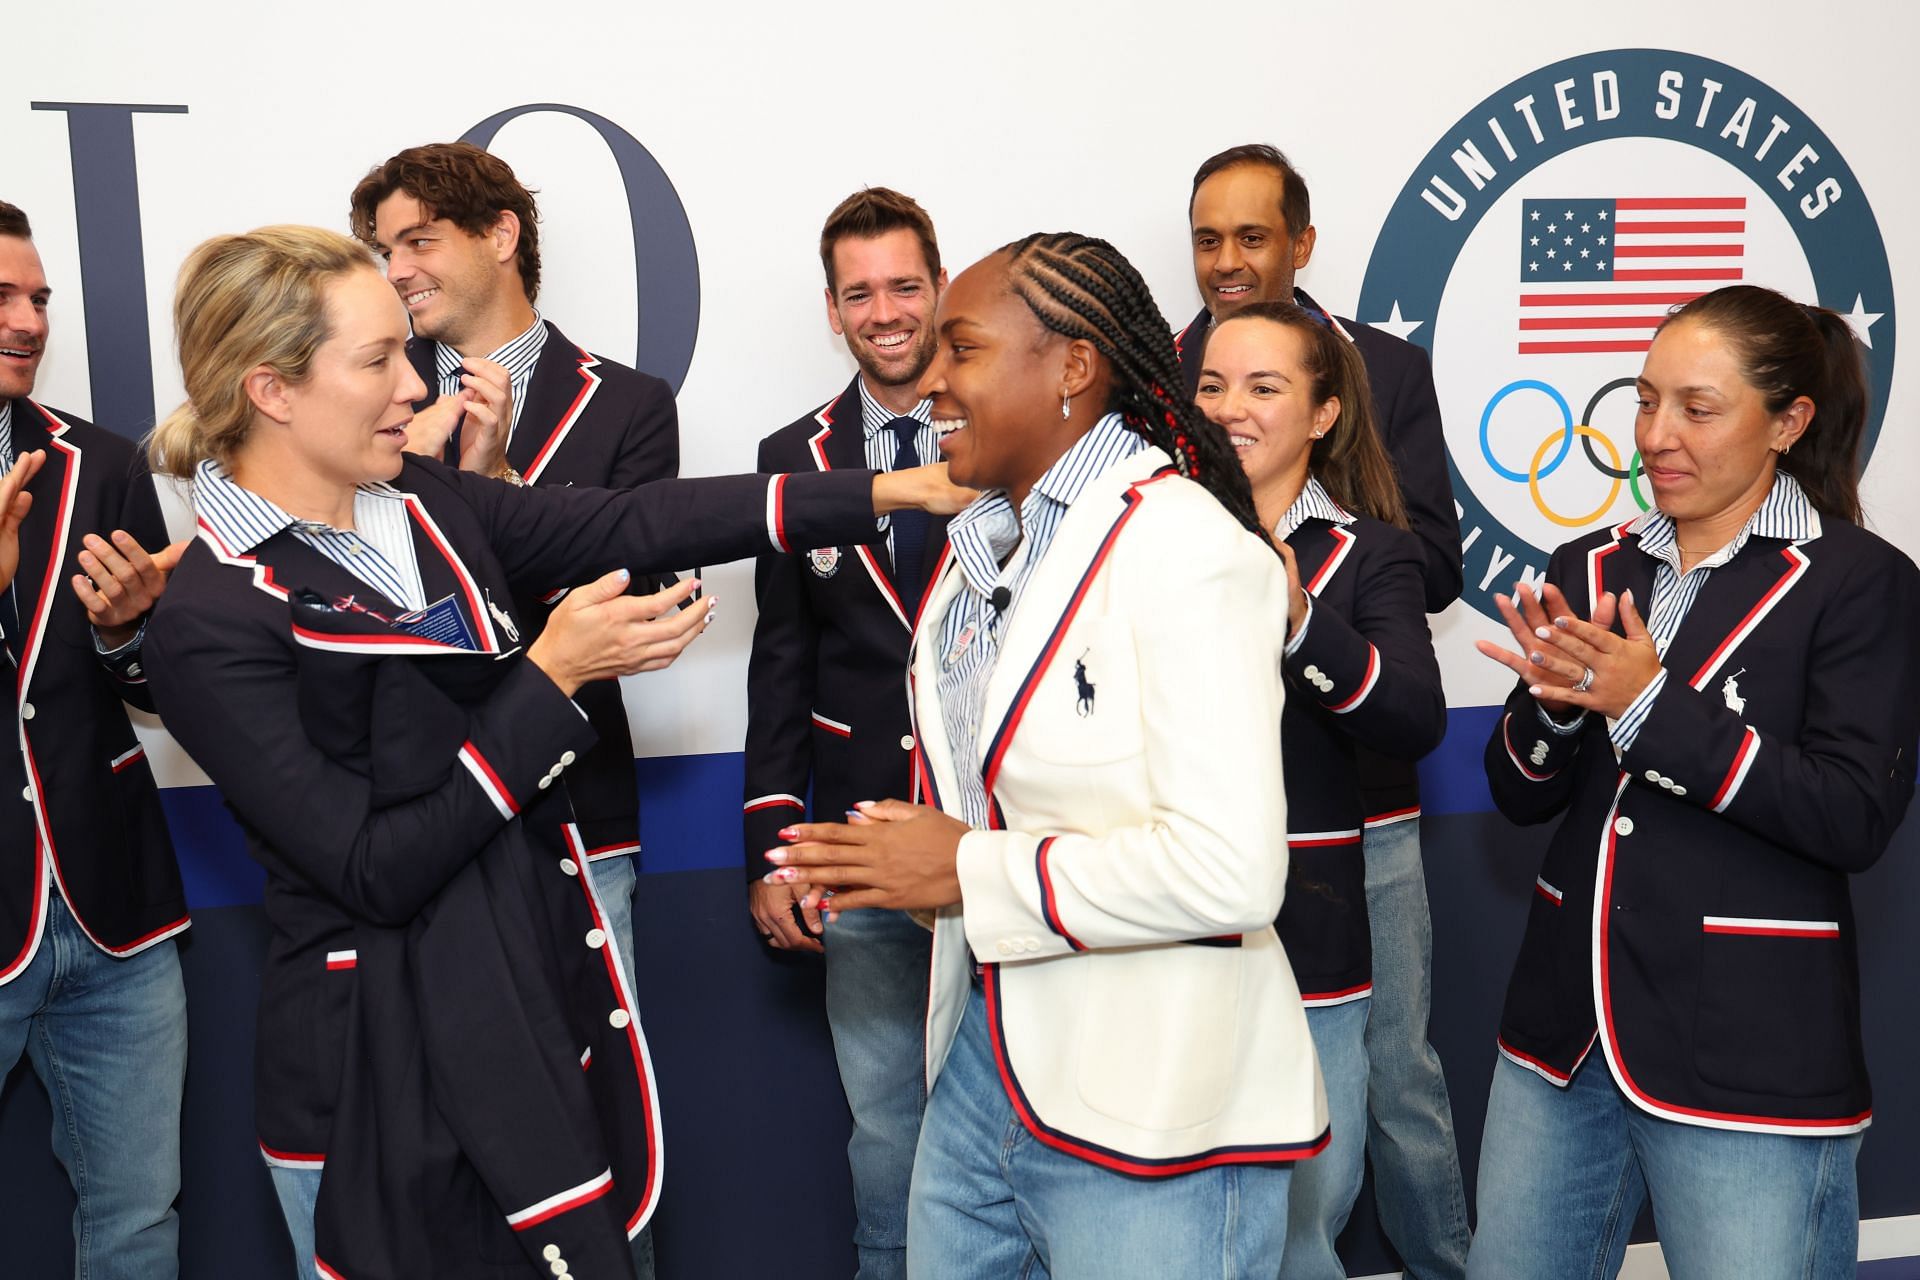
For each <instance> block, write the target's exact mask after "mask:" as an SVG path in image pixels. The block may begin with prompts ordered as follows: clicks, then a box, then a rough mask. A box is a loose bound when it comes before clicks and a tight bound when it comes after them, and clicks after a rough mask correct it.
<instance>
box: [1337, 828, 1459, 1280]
mask: <svg viewBox="0 0 1920 1280" xmlns="http://www.w3.org/2000/svg"><path fill="white" fill-rule="evenodd" d="M1363 847H1364V850H1365V856H1366V860H1367V916H1368V924H1369V933H1370V934H1371V935H1372V940H1373V998H1372V999H1371V1000H1370V1001H1368V1003H1369V1004H1371V1005H1372V1006H1373V1009H1372V1011H1371V1013H1370V1014H1369V1015H1368V1018H1367V1061H1368V1072H1369V1075H1368V1082H1367V1120H1368V1123H1367V1155H1368V1157H1369V1158H1371V1159H1372V1161H1373V1189H1374V1198H1375V1200H1376V1201H1377V1202H1378V1205H1379V1210H1380V1225H1381V1226H1382V1227H1383V1228H1384V1229H1385V1230H1386V1233H1387V1239H1389V1240H1391V1241H1392V1242H1393V1247H1394V1248H1395V1249H1396V1250H1397V1251H1398V1252H1399V1254H1400V1257H1401V1259H1402V1260H1403V1261H1404V1262H1405V1263H1406V1268H1407V1275H1408V1276H1409V1277H1411V1280H1459V1278H1460V1277H1461V1276H1463V1275H1465V1274H1466V1266H1467V1240H1468V1236H1467V1197H1466V1192H1465V1189H1464V1187H1463V1185H1462V1182H1461V1178H1460V1153H1459V1152H1458V1151H1456V1150H1455V1149H1454V1142H1453V1107H1452V1104H1450V1103H1449V1102H1448V1100H1447V1077H1446V1075H1445V1074H1444V1073H1443V1072H1442V1071H1441V1069H1440V1055H1439V1054H1437V1053H1435V1052H1434V1051H1433V1046H1432V1045H1430V1044H1428V1043H1427V1016H1428V1012H1429V1010H1430V1008H1431V1003H1432V983H1433V920H1432V917H1430V916H1429V915H1428V914H1427V880H1426V875H1425V873H1424V872H1423V871H1422V870H1421V868H1420V821H1419V819H1417V818H1409V819H1408V820H1406V821H1405V822H1395V823H1390V824H1388V825H1386V826H1383V827H1369V828H1367V830H1366V832H1365V835H1364V845H1363ZM1334 1132H1335V1134H1336V1140H1337V1135H1338V1133H1339V1130H1337V1129H1336V1130H1335V1131H1334Z"/></svg>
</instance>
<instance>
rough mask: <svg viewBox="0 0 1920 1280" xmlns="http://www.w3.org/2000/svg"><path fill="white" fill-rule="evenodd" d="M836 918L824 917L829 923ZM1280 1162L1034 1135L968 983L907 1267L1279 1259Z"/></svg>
mask: <svg viewBox="0 0 1920 1280" xmlns="http://www.w3.org/2000/svg"><path fill="white" fill-rule="evenodd" d="M836 927H837V926H836ZM1289 1177H1290V1170H1289V1169H1288V1168H1287V1166H1285V1165H1277V1166H1275V1165H1226V1166H1222V1167H1219V1168H1213V1169H1202V1170H1199V1171H1198V1172H1195V1173H1187V1174H1181V1175H1179V1176H1177V1177H1172V1178H1135V1177H1129V1176H1128V1175H1126V1174H1122V1173H1114V1172H1111V1171H1110V1170H1107V1169H1103V1168H1101V1167H1100V1166H1098V1165H1096V1164H1093V1163H1091V1162H1089V1161H1086V1160H1081V1159H1079V1158H1077V1157H1075V1156H1070V1155H1067V1154H1066V1153H1065V1152H1061V1151H1055V1150H1054V1149H1053V1148H1052V1147H1049V1146H1046V1145H1044V1144H1042V1143H1041V1142H1040V1141H1039V1140H1038V1139H1036V1138H1035V1137H1034V1136H1033V1135H1032V1134H1030V1133H1028V1132H1027V1130H1026V1128H1025V1127H1024V1126H1023V1125H1022V1124H1021V1123H1020V1119H1019V1117H1018V1116H1016V1115H1015V1114H1014V1111H1013V1104H1012V1103H1011V1102H1009V1101H1008V1099H1007V1094H1006V1090H1005V1088H1004V1087H1003V1086H1002V1085H1001V1083H1000V1075H999V1072H998V1071H996V1070H995V1068H994V1062H993V1047H992V1046H991V1045H990V1044H989V1043H988V1040H987V1030H986V1000H985V997H984V996H982V995H981V993H980V991H979V989H978V988H975V990H974V992H973V996H972V998H971V1000H970V1001H969V1003H968V1005H967V1011H966V1016H965V1017H964V1018H963V1019H962V1020H961V1023H960V1032H959V1036H958V1038H957V1039H956V1040H955V1041H954V1045H953V1050H952V1052H951V1053H949V1054H948V1056H947V1062H946V1066H945V1067H944V1068H943V1069H942V1070H941V1073H940V1079H939V1081H938V1083H936V1084H935V1085H934V1087H933V1097H932V1098H931V1099H929V1100H928V1103H927V1119H926V1124H925V1126H924V1127H923V1128H922V1130H921V1133H920V1153H919V1157H918V1159H916V1161H915V1162H914V1167H913V1195H912V1198H911V1201H910V1210H909V1213H908V1218H907V1256H908V1258H909V1259H910V1261H909V1264H908V1274H909V1275H911V1276H912V1278H913V1280H987V1278H989V1277H990V1278H991V1280H1003V1278H1004V1280H1014V1278H1015V1277H1018V1278H1019V1280H1042V1278H1044V1280H1221V1278H1222V1277H1229V1276H1230V1277H1234V1278H1235V1280H1238V1278H1239V1277H1261V1276H1272V1275H1275V1274H1277V1273H1278V1271H1279V1267H1280V1253H1281V1249H1282V1248H1283V1246H1284V1245H1285V1243H1286V1234H1285V1223H1286V1221H1287V1183H1288V1179H1289Z"/></svg>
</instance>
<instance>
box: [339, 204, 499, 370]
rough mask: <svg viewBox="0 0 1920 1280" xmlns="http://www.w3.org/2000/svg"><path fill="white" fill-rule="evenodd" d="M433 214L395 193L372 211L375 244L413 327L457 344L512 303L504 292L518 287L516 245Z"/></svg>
mask: <svg viewBox="0 0 1920 1280" xmlns="http://www.w3.org/2000/svg"><path fill="white" fill-rule="evenodd" d="M431 212H432V211H431V210H429V209H428V208H427V207H426V206H424V205H423V204H421V203H420V201H419V200H417V199H415V198H414V197H413V196H411V195H408V194H407V193H406V192H404V191H396V192H394V193H393V194H392V195H390V196H388V197H387V198H386V199H385V200H382V201H381V202H380V203H379V205H378V206H377V207H376V208H375V209H374V212H373V226H374V241H375V248H376V249H377V250H378V252H379V253H380V256H381V257H383V258H385V259H386V261H387V281H388V283H389V284H391V285H392V286H393V291H394V292H395V293H397V294H399V295H400V300H401V302H403V303H404V304H405V305H406V311H407V316H408V317H409V318H410V319H411V320H412V321H413V331H414V332H415V333H417V334H419V335H420V336H421V337H423V338H431V339H433V340H434V341H436V342H444V343H446V344H447V345H448V346H450V347H460V346H463V345H465V344H466V343H467V342H469V341H470V340H471V339H472V337H473V336H474V335H475V333H476V332H477V331H478V330H479V329H481V328H483V327H484V326H485V324H486V320H487V317H488V316H489V315H490V314H492V313H494V312H497V311H498V310H500V308H501V307H502V305H503V303H505V302H506V301H508V299H506V298H504V297H503V294H504V293H507V292H511V291H514V290H517V289H519V287H520V286H519V279H520V277H519V274H518V272H517V271H516V270H515V269H514V267H513V265H512V264H513V261H514V252H515V249H514V247H513V246H512V245H506V246H503V244H502V237H501V236H500V235H498V234H497V233H490V234H486V235H474V234H472V233H471V232H468V231H463V230H461V229H460V228H459V227H457V226H455V225H454V224H453V223H452V222H449V221H448V220H447V219H445V218H435V217H432V216H430V215H431Z"/></svg>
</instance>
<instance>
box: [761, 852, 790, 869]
mask: <svg viewBox="0 0 1920 1280" xmlns="http://www.w3.org/2000/svg"><path fill="white" fill-rule="evenodd" d="M760 856H761V857H763V858H765V859H766V860H767V861H768V862H771V863H773V864H774V865H776V866H778V865H779V864H780V863H782V862H785V861H786V860H787V851H786V850H785V849H769V850H767V851H766V852H765V853H763V854H761V855H760Z"/></svg>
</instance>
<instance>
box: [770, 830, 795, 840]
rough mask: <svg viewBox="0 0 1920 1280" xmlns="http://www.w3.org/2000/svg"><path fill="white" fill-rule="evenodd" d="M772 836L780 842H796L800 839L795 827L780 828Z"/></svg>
mask: <svg viewBox="0 0 1920 1280" xmlns="http://www.w3.org/2000/svg"><path fill="white" fill-rule="evenodd" d="M774 834H775V835H777V836H779V837H780V838H781V839H782V840H798V839H799V838H800V832H799V830H798V829H797V828H795V827H782V828H780V830H778V831H777V832H775V833H774Z"/></svg>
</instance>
